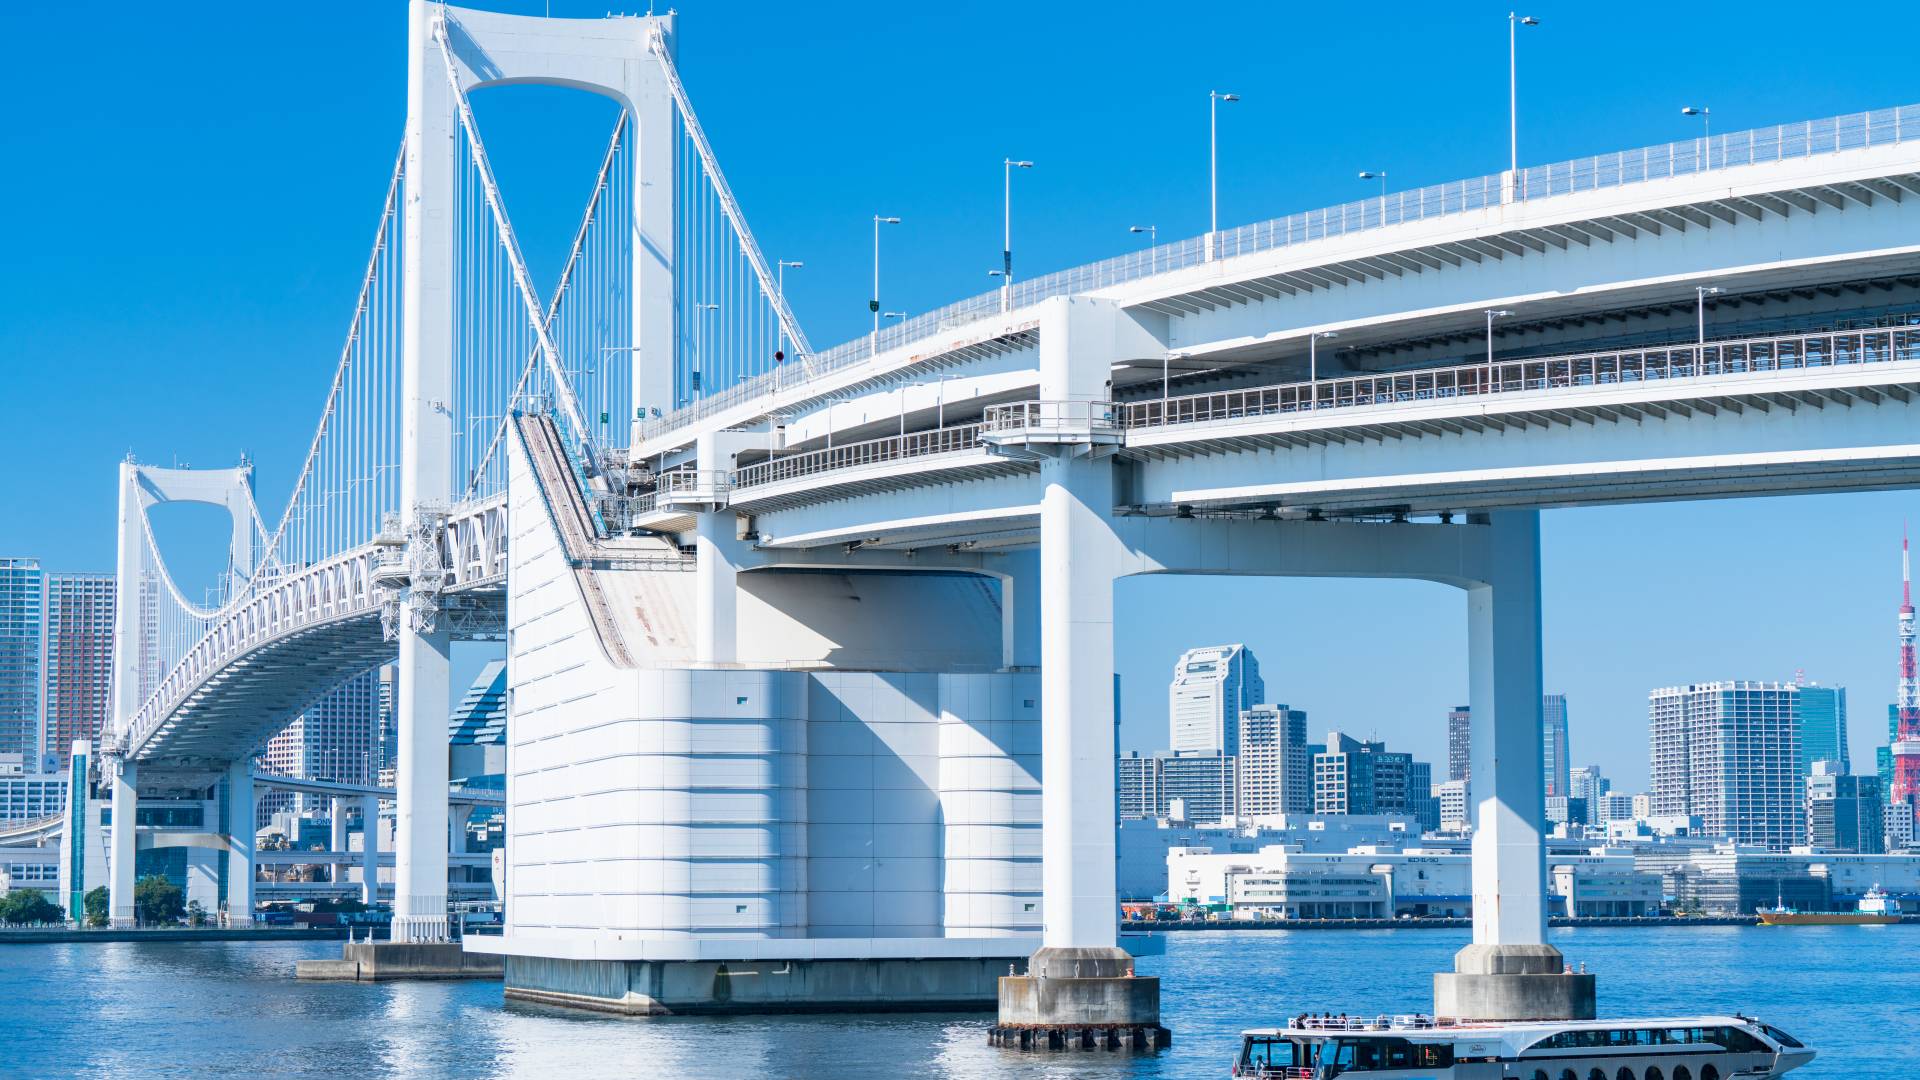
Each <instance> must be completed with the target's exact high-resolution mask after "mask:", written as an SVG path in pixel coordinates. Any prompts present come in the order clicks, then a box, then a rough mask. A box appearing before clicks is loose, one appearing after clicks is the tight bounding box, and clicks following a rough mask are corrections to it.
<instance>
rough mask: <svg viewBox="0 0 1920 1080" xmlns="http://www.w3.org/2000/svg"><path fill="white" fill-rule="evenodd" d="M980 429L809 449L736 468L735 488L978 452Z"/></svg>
mask: <svg viewBox="0 0 1920 1080" xmlns="http://www.w3.org/2000/svg"><path fill="white" fill-rule="evenodd" d="M980 430H981V425H979V424H959V425H956V426H954V427H945V428H935V429H934V430H932V431H918V432H914V433H912V434H909V435H890V436H888V437H886V438H884V439H868V440H866V441H864V442H857V443H847V444H845V445H844V446H831V447H827V448H825V449H822V450H809V451H807V452H806V453H802V454H792V455H789V456H787V457H778V458H772V459H770V460H767V461H762V462H758V463H756V464H753V465H748V466H746V467H745V468H741V469H735V470H734V472H733V487H734V489H735V490H739V489H740V488H747V487H757V486H759V485H762V484H776V483H779V482H781V481H783V480H797V479H799V478H801V477H803V476H812V475H814V474H816V473H824V472H833V471H835V470H837V469H847V468H853V467H855V466H858V465H877V464H881V463H884V462H888V461H903V460H907V459H909V458H920V457H933V456H935V455H939V454H953V453H960V452H964V451H968V450H977V449H979V448H980V447H981V446H983V445H985V444H984V443H982V442H981V441H980Z"/></svg>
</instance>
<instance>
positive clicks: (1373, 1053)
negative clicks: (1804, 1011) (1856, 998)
mask: <svg viewBox="0 0 1920 1080" xmlns="http://www.w3.org/2000/svg"><path fill="white" fill-rule="evenodd" d="M1812 1060H1813V1051H1812V1050H1810V1049H1808V1048H1807V1047H1806V1046H1805V1045H1804V1044H1802V1043H1801V1042H1800V1041H1799V1040H1798V1039H1795V1038H1794V1037H1793V1036H1791V1035H1788V1034H1787V1033H1786V1032H1784V1031H1781V1030H1780V1029H1779V1028H1776V1027H1773V1026H1771V1025H1769V1024H1763V1023H1761V1022H1760V1021H1758V1020H1754V1019H1751V1018H1749V1017H1744V1016H1683V1017H1666V1018H1652V1019H1644V1020H1525V1021H1511V1022H1493V1021H1484V1022H1483V1021H1449V1020H1435V1019H1434V1018H1432V1017H1428V1016H1377V1017H1366V1018H1355V1017H1334V1018H1322V1019H1315V1018H1312V1017H1301V1018H1300V1019H1298V1020H1296V1021H1294V1023H1293V1024H1292V1025H1290V1026H1287V1027H1279V1028H1256V1029H1253V1030H1249V1031H1247V1032H1244V1033H1243V1034H1242V1036H1241V1041H1240V1056H1239V1057H1238V1058H1237V1059H1235V1061H1234V1065H1233V1072H1232V1075H1233V1076H1235V1077H1240V1078H1244V1080H1331V1078H1333V1077H1336V1076H1342V1077H1344V1076H1355V1077H1360V1076H1364V1077H1366V1078H1367V1080H1735V1078H1736V1077H1737V1078H1739V1080H1770V1078H1772V1077H1778V1076H1781V1075H1783V1074H1784V1073H1786V1072H1788V1071H1789V1070H1792V1069H1797V1068H1799V1067H1800V1066H1802V1065H1805V1064H1806V1063H1807V1062H1809V1061H1812Z"/></svg>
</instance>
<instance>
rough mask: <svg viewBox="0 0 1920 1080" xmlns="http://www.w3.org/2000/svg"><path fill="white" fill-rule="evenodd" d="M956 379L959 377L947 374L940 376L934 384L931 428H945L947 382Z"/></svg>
mask: <svg viewBox="0 0 1920 1080" xmlns="http://www.w3.org/2000/svg"><path fill="white" fill-rule="evenodd" d="M958 378H960V376H958V375H954V374H951V373H949V374H946V375H942V376H940V378H939V379H938V380H937V381H936V382H935V383H934V394H935V395H936V396H935V398H934V413H933V426H934V427H936V428H942V429H944V428H945V427H946V426H947V381H948V380H949V379H958Z"/></svg>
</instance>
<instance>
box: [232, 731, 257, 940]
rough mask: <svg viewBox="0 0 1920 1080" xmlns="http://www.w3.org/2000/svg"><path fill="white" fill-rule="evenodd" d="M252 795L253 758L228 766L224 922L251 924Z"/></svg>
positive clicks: (254, 825)
mask: <svg viewBox="0 0 1920 1080" xmlns="http://www.w3.org/2000/svg"><path fill="white" fill-rule="evenodd" d="M254 805H255V804H254V797H253V761H252V759H250V758H241V759H240V760H238V761H236V762H234V763H233V764H232V765H229V766H228V767H227V820H226V824H225V830H226V834H227V887H226V896H225V897H224V899H225V900H226V905H227V925H229V926H252V925H253V844H254V837H255V835H256V833H257V832H258V829H257V827H256V824H255V820H256V819H255V816H254V815H255V810H254Z"/></svg>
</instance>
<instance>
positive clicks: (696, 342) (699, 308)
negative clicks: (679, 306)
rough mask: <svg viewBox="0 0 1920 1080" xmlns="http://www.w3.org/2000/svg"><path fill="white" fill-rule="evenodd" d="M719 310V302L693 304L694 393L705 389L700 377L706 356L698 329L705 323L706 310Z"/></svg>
mask: <svg viewBox="0 0 1920 1080" xmlns="http://www.w3.org/2000/svg"><path fill="white" fill-rule="evenodd" d="M719 310H720V305H719V304H699V303H696V304H694V305H693V389H694V391H695V393H696V394H698V392H699V391H701V390H703V389H705V387H703V386H701V378H700V375H701V372H702V370H703V369H704V368H705V367H706V358H705V357H704V356H703V355H702V352H701V348H700V338H701V333H700V331H701V328H702V327H703V326H705V325H706V322H707V312H709V311H719ZM689 400H691V399H689Z"/></svg>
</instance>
